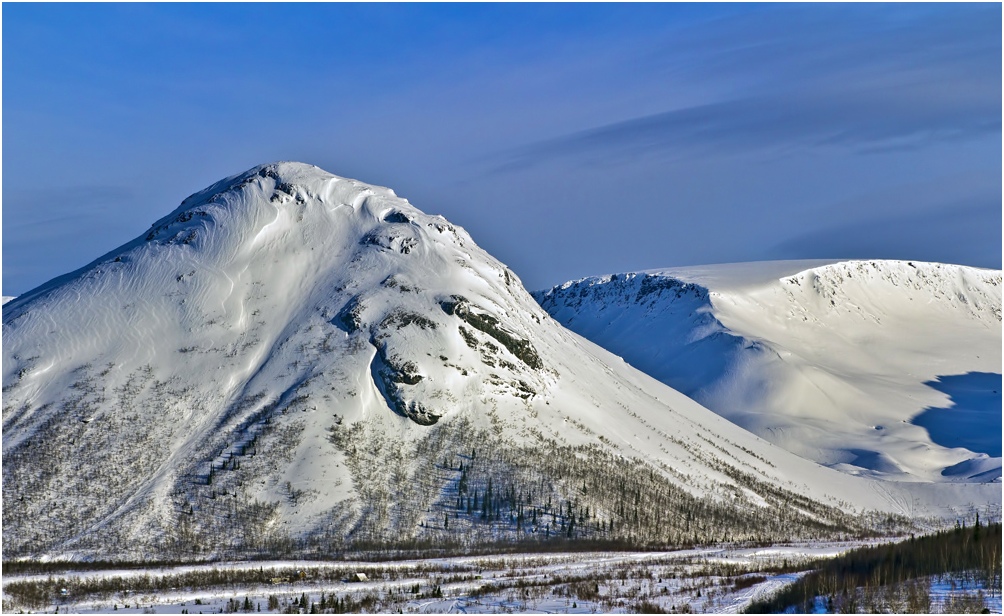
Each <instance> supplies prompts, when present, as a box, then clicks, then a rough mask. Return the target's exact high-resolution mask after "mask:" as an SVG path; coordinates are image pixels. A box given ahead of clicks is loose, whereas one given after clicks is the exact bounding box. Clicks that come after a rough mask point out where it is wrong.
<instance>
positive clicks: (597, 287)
mask: <svg viewBox="0 0 1004 616" xmlns="http://www.w3.org/2000/svg"><path fill="white" fill-rule="evenodd" d="M1000 281H1001V274H1000V271H997V270H985V269H982V268H972V267H966V266H955V265H949V264H930V263H922V262H916V261H876V260H872V261H830V262H819V261H813V262H799V261H794V262H766V263H760V264H755V263H753V264H723V265H716V266H701V267H690V268H686V267H684V268H675V269H672V268H671V269H662V270H647V271H644V272H636V273H628V274H619V275H608V276H600V277H590V278H584V279H581V280H577V281H571V282H568V283H565V284H563V285H558V286H556V287H554V288H552V289H551V290H549V291H545V292H536V293H535V294H534V297H535V299H537V300H538V302H540V303H542V305H544V306H545V307H546V308H548V310H549V312H550V313H551V314H552V316H554V317H556V318H557V319H558V320H559V321H560V322H562V324H564V325H565V326H567V327H570V328H571V329H573V330H574V331H576V332H578V333H580V334H582V335H584V336H586V337H587V338H590V339H592V340H594V341H596V342H599V343H600V344H602V345H603V346H605V347H606V348H608V349H610V350H611V351H613V352H615V353H617V354H619V355H623V356H624V357H625V358H626V359H628V361H630V362H631V363H632V365H635V366H637V367H639V368H640V369H642V370H643V371H646V372H648V373H649V374H652V375H653V376H655V377H656V378H658V379H659V380H661V381H663V382H665V383H667V384H669V385H670V386H672V387H674V388H676V389H680V390H681V391H684V392H685V393H687V394H688V395H690V396H691V397H693V398H695V399H696V400H698V401H699V402H701V403H702V404H704V405H706V406H708V407H709V408H711V409H712V410H715V411H716V412H719V413H720V414H722V415H724V416H726V417H728V418H729V419H731V420H733V421H736V422H737V423H739V424H740V425H743V426H744V427H747V428H749V429H751V430H753V431H754V432H755V433H757V434H759V435H760V436H762V437H765V438H767V439H768V440H771V441H772V442H775V443H778V444H781V445H782V446H785V447H786V448H789V449H791V450H792V451H796V452H797V453H799V454H800V455H803V456H805V457H808V458H810V459H814V460H816V461H818V462H821V463H824V464H828V465H832V466H834V467H838V468H842V469H843V470H846V471H848V472H858V473H861V472H865V473H870V474H873V475H874V476H876V477H886V478H890V479H904V480H915V479H916V478H920V479H923V480H926V481H931V480H935V481H945V480H949V481H950V480H959V479H963V480H965V479H966V478H977V477H983V478H984V479H983V480H985V478H986V477H987V476H988V475H991V476H992V475H994V473H995V471H994V469H998V470H997V471H996V475H997V476H999V468H1000V453H999V444H997V445H996V448H994V447H993V444H992V443H984V442H982V441H978V440H973V443H972V447H973V448H975V449H974V451H975V453H974V452H973V451H969V452H968V453H963V452H961V451H950V450H953V449H955V448H954V447H947V448H946V447H942V446H939V445H937V443H936V442H935V441H936V440H937V439H938V438H940V437H944V438H942V440H953V437H954V440H953V442H955V441H958V440H959V438H958V435H951V434H948V433H945V434H934V433H931V434H932V436H931V437H929V438H928V437H925V436H924V435H923V434H921V432H922V429H921V428H920V427H918V426H916V425H915V424H914V422H913V421H912V420H913V419H914V418H915V417H916V416H918V414H921V413H922V412H923V411H925V409H938V408H949V407H951V405H952V404H953V402H952V401H951V399H950V398H949V396H948V395H946V394H945V393H941V392H940V391H936V390H937V386H936V383H937V382H938V381H939V378H942V379H943V378H947V377H946V376H945V375H953V374H959V373H972V374H973V375H974V377H973V378H977V375H978V374H982V373H992V374H997V375H999V374H1000V371H1001V370H1000V353H999V347H1000V335H1001V334H1000V318H1001V308H1000V307H1001V302H1000V286H1001V282H1000ZM646 289H649V290H653V289H654V290H656V291H658V292H657V293H654V294H651V295H648V296H647V297H646V294H645V293H644V291H645V290H646ZM970 351H972V352H970ZM914 375H917V376H916V378H915V377H914ZM921 375H922V376H921ZM939 375H941V377H939ZM959 378H961V377H955V379H954V380H955V381H958V380H959ZM980 378H981V377H980ZM997 378H998V379H999V376H998V377H997ZM977 380H979V378H977ZM983 381H985V379H983V380H979V382H980V384H981V386H982V384H983ZM932 384H935V386H934V387H932ZM999 392H1000V387H999V386H998V387H996V390H995V391H994V392H993V393H994V394H997V395H999ZM987 393H988V394H990V391H989V389H988V391H987ZM911 401H912V402H911ZM991 402H992V401H991ZM981 404H984V405H985V404H986V402H985V401H983V402H981ZM876 405H881V406H885V407H889V408H895V409H896V412H895V413H882V412H877V411H875V410H874V408H873V407H875V406H876ZM925 405H926V406H925ZM990 406H993V405H992V404H990ZM998 407H999V405H998ZM981 408H989V407H981ZM986 412H987V413H989V411H986ZM945 417H947V415H945ZM988 418H989V415H988ZM813 421H815V422H816V426H815V427H810V429H809V430H810V431H809V432H807V431H806V430H807V428H806V425H807V422H813ZM800 422H801V424H802V425H796V424H799V423H800ZM927 423H928V424H930V425H929V426H928V429H929V430H931V429H938V430H942V431H943V430H944V429H945V428H946V426H945V425H944V423H945V422H944V421H940V425H935V424H933V423H931V422H927ZM991 423H992V422H991ZM903 424H906V425H903ZM848 425H853V426H860V427H861V430H860V432H859V433H857V434H855V433H854V431H853V430H849V429H848V428H847V426H848ZM869 426H870V428H869ZM811 430H818V431H825V432H829V433H834V434H837V435H839V438H838V437H834V438H833V439H831V440H830V441H828V442H827V441H825V440H824V439H823V438H822V435H820V434H819V433H817V434H812V433H811ZM779 431H780V432H779ZM785 431H787V432H788V433H789V434H788V435H785V434H783V432H785ZM869 431H875V432H883V433H882V434H879V435H875V434H872V435H871V436H869V434H868V433H869ZM990 432H991V433H992V430H991V431H990ZM866 437H867V438H866ZM872 437H874V438H872ZM840 438H844V440H845V441H846V442H845V443H844V445H843V446H842V447H843V449H844V450H845V451H841V444H840V442H839V441H840ZM893 441H895V442H893ZM998 442H999V441H998ZM890 443H891V444H892V446H890ZM851 449H857V450H858V452H857V453H854V454H852V453H850V450H851ZM984 450H986V451H989V453H990V454H991V455H982V456H980V455H976V454H980V452H982V451H984ZM855 456H856V457H855ZM932 456H933V458H932V459H931V460H930V463H927V462H925V461H924V458H925V457H932ZM869 458H870V461H869ZM977 458H980V459H982V461H980V460H979V459H977ZM966 461H968V462H969V463H970V464H971V465H974V466H973V468H972V469H971V470H972V471H973V472H972V473H971V474H965V473H962V474H953V473H948V472H946V473H945V474H941V473H942V472H943V471H947V469H949V468H950V467H952V466H954V465H960V464H961V463H962V462H966ZM911 477H913V478H914V479H910V478H911ZM991 478H992V477H991Z"/></svg>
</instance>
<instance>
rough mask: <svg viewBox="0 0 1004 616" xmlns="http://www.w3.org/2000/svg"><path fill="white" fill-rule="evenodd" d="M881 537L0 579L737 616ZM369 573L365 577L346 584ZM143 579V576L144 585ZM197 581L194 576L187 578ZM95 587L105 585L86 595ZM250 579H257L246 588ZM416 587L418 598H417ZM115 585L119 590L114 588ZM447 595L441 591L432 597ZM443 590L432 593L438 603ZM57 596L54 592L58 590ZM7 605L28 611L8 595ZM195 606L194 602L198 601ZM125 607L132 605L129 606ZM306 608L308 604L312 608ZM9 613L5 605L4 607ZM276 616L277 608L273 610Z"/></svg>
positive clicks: (146, 594) (140, 603)
mask: <svg viewBox="0 0 1004 616" xmlns="http://www.w3.org/2000/svg"><path fill="white" fill-rule="evenodd" d="M870 543H873V542H863V541H855V542H843V543H821V544H814V545H807V544H791V545H783V546H774V547H769V548H735V547H711V548H701V549H691V550H680V551H676V552H625V553H609V552H607V553H593V552H585V553H556V554H498V555H487V556H467V557H450V558H432V559H423V560H395V561H382V562H369V561H366V562H364V561H356V562H352V561H345V562H310V561H266V562H234V563H216V564H213V565H203V566H184V567H170V568H168V567H165V568H149V569H132V570H110V571H97V572H86V571H76V572H67V573H64V574H55V575H53V576H51V577H50V576H49V575H23V576H22V575H15V576H4V581H3V583H4V586H5V589H6V587H7V586H9V585H10V584H12V583H16V582H40V583H46V584H48V585H49V586H51V587H53V588H59V589H66V590H67V593H66V595H65V596H60V598H59V599H58V600H57V601H56V602H55V603H52V604H48V605H45V606H41V605H39V606H34V607H35V609H36V610H45V611H49V612H52V611H54V610H55V608H57V607H58V608H60V609H59V611H60V612H64V613H107V612H109V611H114V612H115V613H119V612H122V613H127V614H128V613H151V612H153V613H175V614H177V613H180V612H181V611H182V610H188V613H191V614H196V613H200V612H202V613H207V614H208V613H218V612H219V611H220V610H221V609H223V610H227V608H228V605H230V606H232V605H233V604H234V602H236V603H238V604H240V605H243V604H244V600H245V598H247V600H248V601H249V602H250V603H251V605H252V606H254V609H255V611H257V608H258V606H259V604H260V605H261V608H262V611H263V612H267V611H269V610H268V609H267V607H268V599H269V596H275V597H276V599H277V600H278V601H279V602H280V603H279V610H283V609H285V608H286V607H288V606H289V605H290V604H291V603H292V601H293V600H294V599H299V598H301V597H303V596H304V595H306V597H307V600H308V605H309V603H318V602H319V601H320V600H321V594H322V593H324V594H325V596H326V600H328V598H330V599H334V598H335V597H338V598H339V599H340V600H342V601H344V600H345V599H346V598H349V599H350V600H352V601H356V602H360V601H366V602H367V603H366V605H367V611H371V612H372V611H377V612H384V613H389V612H396V611H397V610H399V609H400V610H402V611H404V612H406V613H407V612H411V613H499V612H538V613H578V614H589V613H597V612H600V613H611V612H614V613H623V612H628V613H632V612H635V613H636V612H638V611H639V606H640V605H641V604H642V603H648V604H650V605H655V606H658V607H659V608H660V609H663V610H667V611H669V610H672V609H676V610H685V609H688V608H689V609H690V610H692V611H694V612H715V613H735V612H738V611H739V610H741V609H742V608H744V607H745V606H747V605H749V604H750V603H751V602H752V601H754V600H756V599H758V598H762V597H765V596H767V595H769V594H770V593H772V592H773V591H775V590H777V589H779V588H781V587H782V586H784V585H786V584H789V583H791V582H792V581H794V580H796V579H798V577H800V576H801V575H802V574H803V573H804V572H803V571H799V568H800V567H807V566H808V565H807V563H808V562H810V561H811V560H812V559H816V558H825V557H830V556H835V555H838V554H841V553H844V552H846V551H847V550H850V549H853V548H855V547H860V546H862V545H868V544H870ZM223 570H226V571H230V572H242V573H243V574H244V576H243V577H242V576H239V575H234V576H233V577H234V581H232V582H229V583H227V584H224V585H219V586H213V585H209V584H207V585H206V586H204V587H201V588H172V589H167V588H165V589H164V590H159V591H145V590H133V588H138V587H139V586H140V582H141V581H142V583H143V584H147V585H148V587H149V585H151V580H153V582H152V585H163V586H166V585H169V584H176V583H180V582H179V581H178V580H180V578H177V577H171V576H178V575H180V574H193V575H194V579H199V576H204V578H203V579H204V580H208V579H210V578H211V574H213V573H215V572H217V571H223ZM356 573H362V574H364V575H366V578H367V579H366V581H362V582H358V581H349V578H350V576H352V575H354V574H356ZM141 578H142V580H141ZM188 579H193V578H188ZM95 580H104V581H105V586H104V588H105V590H103V591H102V592H100V593H92V594H86V593H84V592H83V591H82V590H81V589H82V588H84V587H86V585H87V584H88V583H93V582H94V581H95ZM249 580H250V581H249ZM416 587H417V591H416ZM111 588H115V589H116V590H108V589H111ZM436 589H439V591H440V592H441V594H442V596H439V595H440V592H436ZM430 595H435V596H430ZM57 596H58V591H57ZM4 599H5V601H6V602H7V603H6V604H5V607H6V608H10V609H14V608H16V609H22V608H25V607H29V606H25V605H23V604H20V603H16V601H15V598H14V597H13V596H12V595H11V594H10V593H7V592H6V591H5V597H4ZM196 601H198V603H196ZM127 606H128V607H127ZM305 609H306V608H305ZM5 611H6V610H5ZM273 611H276V610H273Z"/></svg>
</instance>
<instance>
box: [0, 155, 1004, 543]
mask: <svg viewBox="0 0 1004 616" xmlns="http://www.w3.org/2000/svg"><path fill="white" fill-rule="evenodd" d="M3 328H4V329H3V333H4V348H3V354H4V361H3V390H4V398H3V431H4V436H5V438H4V440H3V460H4V463H3V472H4V487H5V489H4V492H3V499H4V508H3V516H4V517H3V528H4V533H3V541H4V548H3V549H4V557H5V558H12V557H27V556H39V555H48V556H52V555H69V556H78V557H95V556H101V557H108V556H110V555H111V556H115V557H126V556H129V555H137V554H145V553H150V552H151V551H156V552H157V553H161V554H165V555H173V556H175V557H187V558H220V557H224V556H227V557H235V556H247V555H255V554H257V555H261V554H289V553H292V552H297V553H303V552H304V551H310V552H311V553H324V550H333V549H338V546H346V545H360V544H380V545H386V544H402V543H408V542H411V543H414V542H440V543H443V542H461V543H462V542H465V541H466V542H469V543H472V544H479V543H489V542H493V541H500V540H506V541H541V540H547V539H550V538H554V537H556V536H561V537H564V538H576V539H579V538H585V539H594V540H611V541H626V542H629V543H632V544H638V543H646V542H658V543H661V544H684V543H691V542H706V541H711V540H721V539H722V538H723V536H727V537H733V538H744V539H760V540H776V539H779V538H793V537H807V536H819V535H825V536H840V535H842V534H847V533H863V532H874V531H876V530H880V529H882V528H890V526H889V525H890V524H891V525H892V526H891V527H895V528H903V527H904V525H906V524H908V522H907V520H906V518H905V517H902V516H908V517H911V518H914V519H917V520H920V519H922V518H927V517H930V516H946V515H947V516H955V515H961V514H965V513H966V512H969V511H971V510H972V509H973V508H980V509H981V510H985V508H986V507H987V506H988V505H990V506H993V505H994V504H995V503H999V494H997V495H995V494H994V493H993V492H992V491H988V490H986V489H985V488H983V487H981V486H971V485H964V484H959V485H950V486H916V487H913V488H910V489H906V488H902V487H899V486H889V485H884V484H882V483H879V482H871V481H869V480H865V479H858V478H854V477H849V476H846V475H842V474H840V473H837V472H835V471H832V470H829V469H825V468H822V467H819V466H817V465H814V464H812V463H809V462H806V461H804V460H801V459H799V458H797V457H796V456H793V455H791V454H789V453H787V452H784V451H783V450H780V449H779V448H777V447H774V446H772V445H770V444H769V443H767V442H766V441H763V440H762V439H759V438H757V437H755V436H753V435H751V434H749V433H747V432H746V431H744V430H741V429H739V428H737V427H736V426H734V425H733V424H730V423H729V422H727V421H725V420H724V419H721V418H720V417H718V416H717V415H714V414H713V413H711V412H710V411H707V409H704V408H703V407H701V406H700V405H698V404H697V403H695V402H693V401H692V400H690V399H689V398H687V397H685V396H683V395H682V394H680V393H678V392H676V391H674V390H672V389H670V388H668V387H666V386H664V385H662V384H661V383H658V382H657V381H655V380H654V379H651V378H650V377H648V376H646V375H644V374H641V373H639V372H637V371H636V370H634V369H632V368H630V367H628V366H626V365H624V364H623V363H622V362H620V361H619V360H617V359H616V358H614V357H613V356H611V355H610V354H609V353H607V352H606V351H604V350H602V349H600V348H599V347H597V346H595V345H593V344H591V343H589V342H587V341H585V340H583V339H582V338H580V337H578V336H576V335H575V334H573V333H572V332H569V331H567V330H565V329H563V328H561V327H560V326H558V325H557V323H556V322H554V321H553V320H552V319H551V318H550V317H549V316H548V315H547V313H546V312H545V311H544V310H543V309H542V308H541V307H540V306H538V305H537V303H536V302H535V301H534V300H533V299H532V298H531V297H530V295H529V294H528V293H527V292H526V290H525V289H523V287H522V284H521V283H520V281H519V279H518V277H516V275H515V274H514V273H512V272H511V271H510V270H509V269H508V268H506V267H505V265H504V264H502V263H501V262H499V261H498V260H496V259H494V258H493V257H491V255H488V254H487V253H486V252H484V251H483V250H482V249H480V248H479V247H478V246H477V245H476V244H475V243H474V242H473V240H472V239H471V238H470V236H469V235H468V234H467V233H466V232H465V231H464V230H463V229H461V228H459V227H456V226H454V225H452V224H451V223H449V222H448V221H446V220H445V219H443V218H442V217H439V216H431V215H427V214H424V213H422V212H421V211H419V210H418V209H416V208H414V206H412V205H411V204H409V203H408V202H407V201H406V200H403V199H400V198H398V197H396V196H395V195H394V194H393V192H392V191H390V190H389V189H384V188H380V187H375V186H370V185H367V184H364V183H362V182H358V181H355V180H350V179H346V178H340V177H338V176H334V175H332V174H328V173H327V172H324V171H322V170H320V169H317V168H316V167H312V166H308V165H302V164H291V163H281V164H272V165H263V166H259V167H255V168H253V169H251V170H249V171H247V172H245V173H242V174H238V175H236V176H232V177H231V178H228V179H226V180H223V181H221V182H218V183H216V184H214V185H213V186H211V187H209V188H208V189H205V190H203V191H200V192H198V193H195V194H194V195H193V196H191V197H189V198H187V199H186V200H185V201H183V202H182V204H181V206H179V207H178V208H176V209H175V210H174V211H173V212H172V213H171V214H169V215H167V216H165V217H163V218H161V219H160V220H158V221H157V222H155V223H154V225H152V226H151V228H150V230H149V231H148V232H147V233H145V234H144V235H142V236H140V237H138V238H136V239H135V240H133V241H131V242H128V243H126V244H125V245H123V246H122V247H121V248H120V249H117V250H114V251H111V252H110V253H108V254H107V255H105V256H104V257H102V258H100V259H98V260H96V261H94V262H92V263H91V264H89V265H88V266H85V267H84V268H81V269H79V270H76V271H75V272H72V273H70V274H68V275H66V276H63V277H60V278H58V279H55V280H53V281H50V282H49V283H46V284H45V285H43V286H42V287H39V288H38V289H36V290H34V291H30V292H28V293H26V294H24V295H22V296H20V297H19V298H18V299H16V300H14V301H12V302H9V303H8V304H5V305H4V306H3ZM824 486H825V487H824ZM643 496H644V498H643ZM995 498H996V501H995ZM984 515H985V514H984Z"/></svg>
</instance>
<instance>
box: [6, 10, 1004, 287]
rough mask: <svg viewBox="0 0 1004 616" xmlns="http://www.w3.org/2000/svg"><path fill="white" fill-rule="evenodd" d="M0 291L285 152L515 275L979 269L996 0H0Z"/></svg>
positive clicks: (990, 263)
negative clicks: (454, 234) (439, 0)
mask: <svg viewBox="0 0 1004 616" xmlns="http://www.w3.org/2000/svg"><path fill="white" fill-rule="evenodd" d="M2 11H3V86H4V88H3V129H4V130H3V155H4V156H3V212H2V213H3V223H4V226H3V293H4V294H7V295H10V294H20V293H23V292H25V291H27V290H29V289H31V288H33V287H35V286H37V285H39V284H41V283H43V282H45V281H46V280H48V279H50V278H52V277H54V276H57V275H59V274H62V273H65V272H67V271H70V270H72V269H75V268H77V267H80V266H81V265H84V264H85V263H87V262H88V261H90V260H92V259H94V258H96V257H98V256H100V255H101V254H103V253H105V252H107V251H108V250H111V249H112V248H114V247H116V246H118V245H120V244H123V243H125V242H126V241H128V240H130V239H132V238H133V237H135V236H137V235H139V234H141V233H143V232H144V231H145V229H146V228H147V227H148V226H149V225H150V223H152V222H153V221H154V220H155V219H157V218H159V217H160V216H162V215H164V214H166V213H167V212H169V211H170V210H172V209H173V208H174V207H176V206H177V204H178V203H179V202H180V201H181V199H183V198H184V197H186V196H187V195H189V194H191V193H193V192H195V191H197V190H199V189H201V188H204V187H205V186H208V185H209V184H211V183H212V182H214V181H215V180H218V179H220V178H222V177H225V176H228V175H232V174H234V173H238V172H240V171H243V170H245V169H247V168H249V167H252V166H254V165H256V164H259V163H264V162H271V161H275V160H300V161H304V162H309V163H312V164H316V165H318V166H320V167H322V168H324V169H327V170H328V171H331V172H332V173H336V174H338V175H344V176H349V177H355V178H358V179H360V180H363V181H366V182H370V183H374V184H380V185H385V186H390V187H391V188H393V189H394V190H395V191H396V192H397V193H398V194H399V195H402V196H404V197H407V198H408V199H409V200H410V201H411V202H412V203H413V204H414V205H416V206H417V207H419V208H421V209H423V210H425V211H427V212H429V213H438V214H443V215H444V216H446V217H447V218H449V219H450V220H452V221H453V222H455V223H457V224H460V225H462V226H464V227H465V228H467V229H468V231H470V233H471V234H472V235H473V237H474V239H475V240H476V241H477V242H478V243H479V244H481V245H482V246H483V247H484V248H486V249H487V250H488V251H489V252H492V253H493V254H494V255H495V256H497V257H498V258H500V259H501V260H502V261H504V262H505V263H507V264H508V265H509V266H510V267H512V268H513V269H514V270H515V271H516V272H517V274H519V275H520V277H521V278H522V279H523V281H524V283H525V284H526V285H527V286H528V287H529V288H531V289H535V288H543V287H547V286H550V285H552V284H556V283H560V282H563V281H565V280H567V279H571V278H576V277H581V276H585V275H592V274H603V273H611V272H617V271H625V270H634V269H649V268H657V267H667V266H674V265H688V264H699V263H714V262H729V261H751V260H762V259H796V258H902V259H916V260H931V261H947V262H954V263H962V264H970V265H977V266H983V267H993V268H1000V267H1001V162H1002V160H1001V48H1002V47H1001V27H1000V24H1001V6H1000V5H999V4H863V5H862V4H852V5H829V4H806V5H800V4H782V5H757V4H740V5H728V4H707V5H705V4H697V5H689V4H644V5H624V4H588V5H575V4H561V5H546V4H535V5H524V4H520V5H515V4H501V5H490V4H479V5H458V4H448V5H416V4H408V5H393V4H379V5H345V4H337V5H328V4H282V5H269V4H195V5H187V4H139V5H131V4H101V5H86V4H4V5H3V8H2Z"/></svg>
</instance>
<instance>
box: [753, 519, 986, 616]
mask: <svg viewBox="0 0 1004 616" xmlns="http://www.w3.org/2000/svg"><path fill="white" fill-rule="evenodd" d="M966 573H968V574H970V575H973V576H974V577H976V578H977V579H978V581H980V582H982V584H983V585H984V587H985V588H988V589H993V590H995V591H996V592H997V593H998V594H1000V592H1001V524H1000V523H999V522H998V523H996V524H989V525H986V526H983V525H981V524H980V522H979V516H978V515H977V518H976V524H975V526H973V527H970V528H965V527H963V526H957V527H956V528H955V529H953V530H947V531H942V532H938V533H935V534H932V535H927V536H923V537H917V538H915V537H911V538H910V539H909V540H907V541H903V542H901V543H893V544H886V545H879V546H874V547H867V548H860V549H857V550H852V551H850V552H848V553H847V554H844V555H842V556H838V557H836V558H833V559H831V560H827V561H824V562H822V563H820V565H819V567H818V569H817V570H816V571H813V572H811V573H809V574H808V575H806V576H805V577H803V578H802V579H800V580H799V581H798V582H796V583H794V584H792V585H791V586H788V587H786V588H784V589H782V590H781V591H779V592H778V593H776V594H775V595H773V596H772V597H770V598H768V599H765V600H762V601H757V602H755V603H753V604H752V605H750V606H749V607H748V608H747V609H746V613H750V614H769V613H777V612H783V611H785V610H787V609H790V608H792V607H794V609H795V611H796V612H803V613H807V612H811V611H812V609H813V606H814V603H815V599H816V598H817V597H824V598H825V603H826V606H827V609H828V610H829V611H842V612H847V611H849V612H860V611H879V610H882V609H883V605H882V604H883V603H886V604H888V602H889V600H890V599H889V597H890V595H891V594H893V595H898V594H905V595H906V603H907V605H906V611H920V612H929V611H930V588H929V583H928V584H927V586H928V588H927V589H926V590H924V589H923V588H922V584H921V585H920V586H918V579H919V578H925V577H930V576H944V575H949V574H966ZM904 584H905V585H907V586H906V588H896V587H897V586H902V585H904ZM914 587H916V588H914ZM883 588H884V589H885V590H884V591H881V592H880V591H877V589H883ZM889 589H892V593H890V592H889ZM925 597H926V599H925ZM956 607H960V606H956ZM981 609H982V606H981ZM893 611H894V612H895V611H898V610H896V609H894V610H893Z"/></svg>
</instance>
